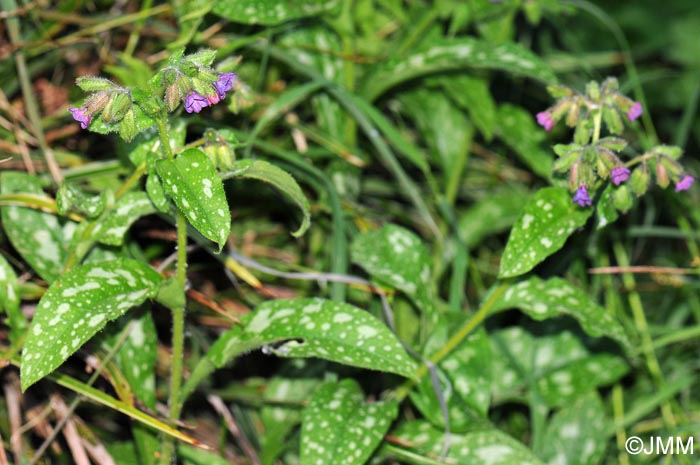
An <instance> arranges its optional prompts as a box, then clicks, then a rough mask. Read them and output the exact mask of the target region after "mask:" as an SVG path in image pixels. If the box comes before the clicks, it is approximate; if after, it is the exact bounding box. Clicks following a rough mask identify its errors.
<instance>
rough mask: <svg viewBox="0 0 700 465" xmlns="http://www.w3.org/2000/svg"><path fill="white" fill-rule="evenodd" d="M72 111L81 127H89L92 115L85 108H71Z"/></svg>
mask: <svg viewBox="0 0 700 465" xmlns="http://www.w3.org/2000/svg"><path fill="white" fill-rule="evenodd" d="M70 112H71V113H72V114H73V119H74V120H76V121H77V122H79V123H80V127H81V128H83V129H87V127H88V126H90V121H91V120H92V115H91V114H89V113H88V112H87V110H86V109H85V108H71V109H70Z"/></svg>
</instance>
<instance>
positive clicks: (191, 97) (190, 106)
mask: <svg viewBox="0 0 700 465" xmlns="http://www.w3.org/2000/svg"><path fill="white" fill-rule="evenodd" d="M208 106H209V101H208V100H207V98H206V97H204V96H203V95H200V94H198V93H197V92H192V93H191V94H188V95H187V97H185V110H186V111H187V113H193V112H194V113H199V112H200V111H202V108H205V107H208Z"/></svg>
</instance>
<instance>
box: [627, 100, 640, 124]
mask: <svg viewBox="0 0 700 465" xmlns="http://www.w3.org/2000/svg"><path fill="white" fill-rule="evenodd" d="M640 116H642V104H641V103H639V102H634V103H633V104H632V106H631V107H630V109H629V111H628V112H627V118H629V120H630V121H634V120H636V119H637V118H639V117H640Z"/></svg>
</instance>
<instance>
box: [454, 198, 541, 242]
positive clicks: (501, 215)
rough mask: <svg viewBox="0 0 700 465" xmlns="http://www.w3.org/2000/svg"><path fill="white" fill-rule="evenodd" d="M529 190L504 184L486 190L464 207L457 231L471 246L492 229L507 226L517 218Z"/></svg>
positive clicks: (504, 229) (487, 234)
mask: <svg viewBox="0 0 700 465" xmlns="http://www.w3.org/2000/svg"><path fill="white" fill-rule="evenodd" d="M529 195H530V194H529V193H528V192H527V191H526V190H524V189H522V188H514V187H505V186H504V188H503V190H499V191H496V192H493V191H491V192H489V194H488V195H486V196H485V197H484V198H482V199H479V200H478V201H477V202H475V203H474V204H473V205H471V206H470V207H468V208H467V209H465V210H464V213H462V215H461V216H460V218H459V222H458V228H459V235H460V237H461V239H462V241H464V244H465V245H466V246H467V247H470V248H471V247H474V246H476V245H478V244H479V243H481V241H482V240H483V239H484V238H485V237H487V236H489V235H491V234H495V233H499V232H502V231H506V230H508V229H509V228H510V227H511V226H513V223H515V220H516V219H517V218H518V215H519V214H520V211H521V210H522V208H523V201H527V199H528V198H529Z"/></svg>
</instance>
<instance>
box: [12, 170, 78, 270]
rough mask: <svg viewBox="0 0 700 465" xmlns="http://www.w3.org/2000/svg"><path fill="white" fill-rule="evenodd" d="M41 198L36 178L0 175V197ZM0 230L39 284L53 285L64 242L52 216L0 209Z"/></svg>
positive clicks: (14, 174)
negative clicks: (39, 277) (15, 195)
mask: <svg viewBox="0 0 700 465" xmlns="http://www.w3.org/2000/svg"><path fill="white" fill-rule="evenodd" d="M18 192H22V193H28V194H39V195H44V192H43V191H42V190H41V183H40V182H39V178H37V177H35V176H30V175H28V174H27V173H21V172H19V171H6V172H4V173H1V174H0V193H3V194H10V193H18ZM0 210H2V226H3V229H4V231H5V234H6V235H7V238H8V239H9V240H10V242H11V243H12V245H13V246H14V248H15V250H16V251H17V252H18V253H19V254H20V255H21V256H22V258H24V259H25V260H26V261H27V263H29V265H31V267H32V269H33V270H34V271H35V272H36V273H37V274H38V275H39V276H41V278H42V279H43V280H45V281H46V282H48V283H50V282H52V281H54V280H55V279H56V278H57V277H58V276H59V275H60V273H61V269H63V263H64V261H65V254H66V252H65V249H64V246H65V242H66V241H65V238H64V237H63V231H62V229H61V224H60V223H59V221H58V218H57V217H56V216H55V215H52V214H50V213H44V212H42V211H39V210H34V209H31V208H25V207H16V206H8V207H2V209H0Z"/></svg>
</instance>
